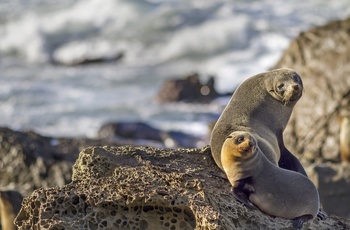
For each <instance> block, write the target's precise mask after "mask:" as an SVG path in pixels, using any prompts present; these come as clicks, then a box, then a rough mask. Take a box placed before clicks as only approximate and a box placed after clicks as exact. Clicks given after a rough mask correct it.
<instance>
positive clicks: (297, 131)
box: [274, 18, 350, 162]
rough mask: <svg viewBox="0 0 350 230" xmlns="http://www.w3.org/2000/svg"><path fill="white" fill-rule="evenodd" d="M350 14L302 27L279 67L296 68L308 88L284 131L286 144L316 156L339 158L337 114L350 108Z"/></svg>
mask: <svg viewBox="0 0 350 230" xmlns="http://www.w3.org/2000/svg"><path fill="white" fill-rule="evenodd" d="M349 53H350V18H348V19H345V20H342V21H334V22H330V23H329V24H327V25H325V26H320V27H316V28H313V29H310V30H308V31H305V32H302V33H300V34H299V36H298V37H297V38H295V39H294V40H293V41H292V42H291V44H290V46H289V48H287V49H286V51H285V52H284V54H283V56H282V57H281V59H280V60H279V62H278V63H277V64H276V65H275V66H274V68H281V67H288V68H292V69H294V70H296V71H297V72H298V73H299V74H300V76H301V77H302V79H303V83H304V89H305V90H304V92H303V96H302V98H301V99H300V100H299V102H298V103H297V105H296V106H295V108H294V111H293V114H292V117H291V119H290V121H289V124H288V126H287V128H286V130H285V132H284V137H285V143H286V146H287V147H288V148H289V149H290V150H291V152H293V153H295V154H299V155H300V156H301V154H303V155H304V156H303V158H304V159H306V160H307V161H310V162H313V161H315V160H316V159H318V158H320V159H323V161H334V162H339V161H340V158H339V132H340V131H339V124H338V122H337V119H336V117H337V116H339V115H342V114H343V113H347V111H349V110H350V77H349V76H350V65H349V62H350V56H349Z"/></svg>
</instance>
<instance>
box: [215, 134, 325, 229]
mask: <svg viewBox="0 0 350 230" xmlns="http://www.w3.org/2000/svg"><path fill="white" fill-rule="evenodd" d="M221 160H222V166H223V168H224V171H225V173H226V175H227V177H228V179H229V181H230V183H231V185H232V186H233V192H234V195H235V197H236V198H237V199H238V200H240V201H241V202H243V203H244V204H246V205H247V206H248V207H251V208H254V207H255V206H256V207H258V208H259V209H260V210H261V211H263V212H265V213H267V214H269V215H272V216H278V217H283V218H286V219H293V227H295V228H300V227H302V225H303V223H304V222H305V221H307V220H309V219H312V218H314V217H315V216H316V215H317V213H318V210H319V203H320V200H319V194H318V191H317V189H316V187H315V185H314V184H313V183H312V182H311V180H309V179H308V178H307V177H306V176H304V175H302V174H300V173H297V172H294V171H290V170H286V169H282V168H279V167H278V166H276V165H274V164H272V163H271V162H270V161H269V160H268V159H267V158H266V156H265V155H264V154H263V153H262V152H261V150H260V148H259V147H258V145H257V141H256V139H255V138H254V136H253V135H251V134H250V133H249V132H245V131H236V132H233V133H231V134H230V135H229V136H228V137H227V138H226V140H225V142H224V144H223V146H222V151H221ZM242 195H243V196H242ZM246 197H248V198H249V200H247V199H246Z"/></svg>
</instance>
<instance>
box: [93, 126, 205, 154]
mask: <svg viewBox="0 0 350 230" xmlns="http://www.w3.org/2000/svg"><path fill="white" fill-rule="evenodd" d="M98 137H99V138H101V139H112V140H121V139H122V140H125V141H126V140H129V141H133V142H134V143H140V141H142V140H144V141H146V140H150V141H154V142H148V143H147V142H143V145H148V146H155V147H167V148H180V147H182V148H195V147H202V146H204V145H205V144H204V140H202V139H201V138H199V137H195V136H193V135H190V134H187V133H183V132H180V131H173V130H170V131H167V130H160V129H157V128H154V127H152V126H151V125H149V124H146V123H144V122H107V123H106V124H104V125H102V127H101V128H100V130H99V131H98ZM141 143H142V142H141Z"/></svg>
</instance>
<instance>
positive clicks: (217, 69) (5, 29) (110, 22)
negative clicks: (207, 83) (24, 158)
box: [0, 0, 350, 137]
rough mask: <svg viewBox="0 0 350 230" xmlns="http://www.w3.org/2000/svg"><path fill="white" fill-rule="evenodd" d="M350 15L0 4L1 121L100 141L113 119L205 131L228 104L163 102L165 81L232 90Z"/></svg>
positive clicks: (122, 2) (278, 8) (225, 6)
mask: <svg viewBox="0 0 350 230" xmlns="http://www.w3.org/2000/svg"><path fill="white" fill-rule="evenodd" d="M349 15H350V5H349V4H348V0H339V1H326V0H315V1H304V0H288V1H283V2H282V1H271V0H260V1H250V0H249V1H248V0H247V1H244V0H240V1H226V0H215V1H205V0H193V1H188V0H171V1H169V0H148V1H146V0H143V1H142V0H105V1H100V0H63V1H59V2H55V3H52V1H47V0H36V1H15V2H13V3H11V4H10V5H9V3H8V2H7V1H0V36H1V39H0V57H1V62H0V111H1V113H0V125H2V126H9V127H12V128H15V129H22V130H23V129H34V130H36V131H38V132H40V133H43V134H48V135H54V136H76V135H80V136H89V137H93V136H95V135H96V133H97V130H98V127H99V126H100V125H101V124H102V123H103V122H105V121H109V120H114V121H120V120H124V121H125V120H128V121H133V120H134V121H136V120H143V121H147V122H151V123H152V124H153V125H155V126H157V127H160V128H163V129H175V130H180V131H184V132H186V131H187V132H191V133H195V134H198V135H200V133H204V132H206V129H207V124H208V122H210V121H212V120H213V119H215V118H216V117H217V116H218V115H219V113H220V112H221V110H222V109H223V106H224V105H223V104H224V103H225V102H222V100H218V101H217V103H215V102H214V103H212V104H210V105H200V106H199V105H195V106H194V105H188V104H182V103H175V104H169V105H165V106H164V105H159V104H157V103H154V102H153V97H154V96H155V94H156V92H157V90H158V89H159V87H160V86H161V84H162V82H163V81H164V80H166V79H168V78H171V77H176V76H179V75H185V74H188V73H189V72H191V71H199V72H201V73H203V74H212V75H214V76H215V79H216V86H217V88H218V90H219V91H220V92H232V91H233V90H234V88H235V87H236V86H237V85H238V84H239V83H240V82H241V81H242V80H243V79H245V78H247V77H249V76H252V75H254V74H257V73H259V72H262V71H266V70H267V69H268V68H270V67H271V66H272V65H273V64H274V63H275V62H276V61H277V60H278V58H279V57H280V55H281V53H282V51H283V50H284V49H285V48H286V47H287V46H288V44H289V42H290V40H291V39H293V38H294V37H295V36H297V35H298V33H299V32H300V31H302V30H305V29H307V28H309V27H311V26H315V25H321V24H324V23H326V22H328V21H329V20H331V19H337V18H344V17H346V16H349ZM120 52H123V53H124V54H125V55H124V57H123V59H122V60H121V61H120V62H118V63H110V64H104V65H93V66H85V67H62V66H53V65H51V64H50V62H53V61H56V62H60V63H67V64H68V63H72V62H74V61H75V60H83V59H85V58H91V59H94V58H99V57H101V58H103V57H105V58H108V57H111V56H115V55H116V54H118V53H120ZM204 78H207V76H204Z"/></svg>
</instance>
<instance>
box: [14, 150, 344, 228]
mask: <svg viewBox="0 0 350 230" xmlns="http://www.w3.org/2000/svg"><path fill="white" fill-rule="evenodd" d="M210 171H212V172H214V173H219V172H220V170H219V168H218V167H217V166H216V165H215V163H214V161H213V159H212V157H211V152H210V149H209V148H203V149H177V150H171V149H159V148H152V147H131V146H121V147H89V148H86V149H84V150H83V151H82V152H81V153H80V154H79V158H78V159H77V161H76V163H75V164H74V166H73V175H72V182H71V183H69V184H67V185H64V186H60V187H52V188H41V189H37V190H36V191H34V192H33V194H32V195H31V196H29V197H27V198H25V200H24V201H23V205H22V209H21V211H20V213H19V214H18V216H17V218H16V220H15V224H16V225H17V227H18V228H19V229H237V228H239V229H261V228H263V229H291V220H286V219H282V218H277V217H276V218H274V217H271V216H268V215H265V214H263V213H261V212H260V211H258V210H254V211H251V210H248V209H247V208H246V207H245V206H243V205H242V204H240V203H238V202H237V201H236V199H235V198H234V197H233V195H232V192H231V186H230V183H229V182H228V181H226V180H223V179H221V178H217V177H213V176H211V174H210ZM348 228H350V220H349V219H342V218H339V217H335V216H331V217H329V218H327V219H325V220H318V219H314V220H312V221H308V222H306V223H305V224H304V229H348Z"/></svg>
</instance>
